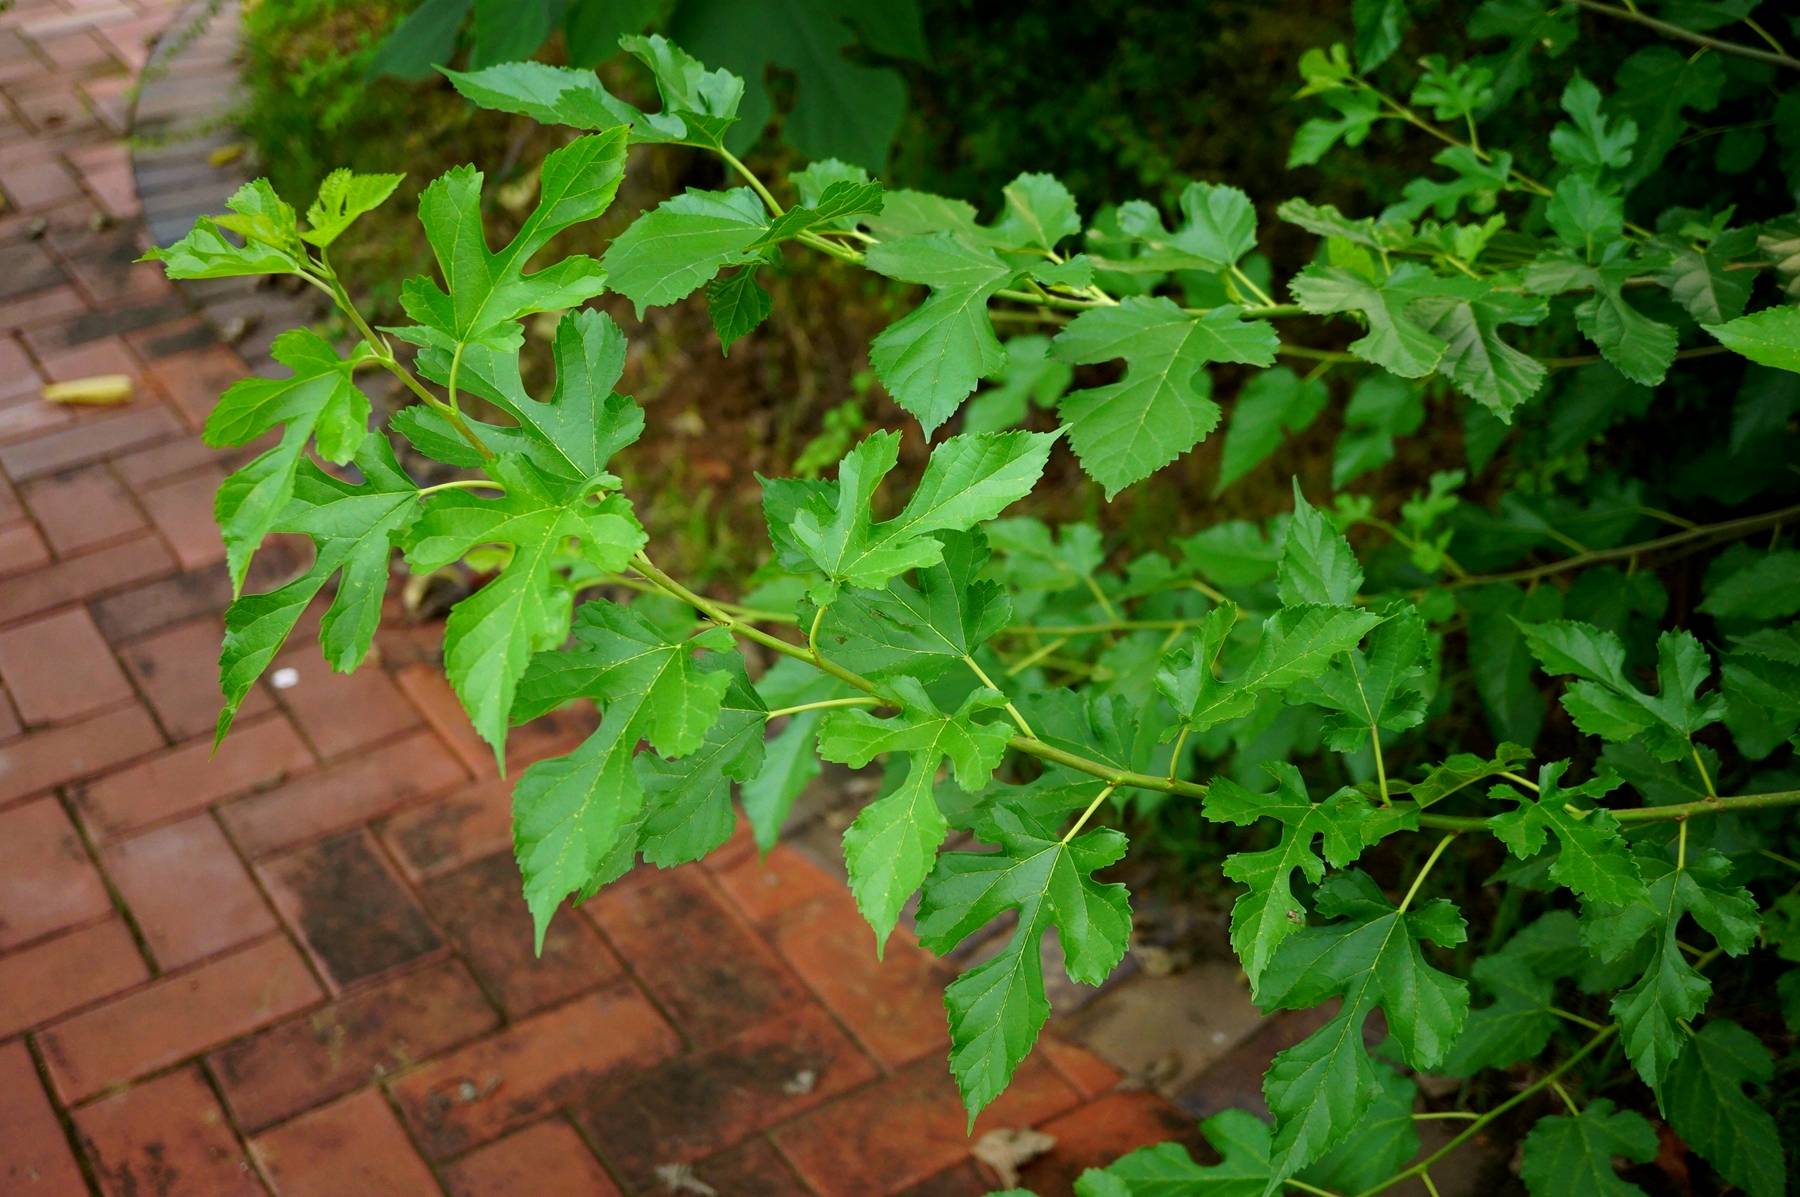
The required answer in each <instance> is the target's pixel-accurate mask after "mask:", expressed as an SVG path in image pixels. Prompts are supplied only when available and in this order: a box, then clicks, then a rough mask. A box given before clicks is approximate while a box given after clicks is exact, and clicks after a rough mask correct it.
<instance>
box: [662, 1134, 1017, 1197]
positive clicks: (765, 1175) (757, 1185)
mask: <svg viewBox="0 0 1800 1197" xmlns="http://www.w3.org/2000/svg"><path fill="white" fill-rule="evenodd" d="M692 1168H693V1174H694V1179H695V1180H696V1181H698V1182H699V1183H701V1184H703V1185H706V1186H708V1187H709V1188H711V1189H712V1190H713V1191H714V1192H717V1193H730V1194H731V1195H732V1197H812V1190H811V1189H809V1188H807V1187H806V1186H805V1185H803V1184H801V1183H800V1178H799V1177H797V1176H795V1175H794V1170H793V1169H792V1168H790V1167H788V1162H787V1161H786V1160H784V1159H782V1158H781V1153H780V1152H778V1151H776V1150H775V1148H774V1147H773V1146H772V1145H771V1144H770V1143H769V1140H768V1139H767V1138H765V1137H763V1136H760V1135H759V1136H757V1137H756V1138H753V1139H749V1140H746V1141H745V1142H743V1143H740V1144H739V1145H738V1146H736V1147H733V1148H732V1149H731V1150H729V1151H722V1152H720V1153H719V1154H718V1155H715V1156H709V1157H707V1158H706V1159H704V1160H699V1161H697V1162H695V1163H694V1164H693V1165H692ZM986 1192H987V1190H986V1189H982V1190H981V1193H982V1194H986Z"/></svg>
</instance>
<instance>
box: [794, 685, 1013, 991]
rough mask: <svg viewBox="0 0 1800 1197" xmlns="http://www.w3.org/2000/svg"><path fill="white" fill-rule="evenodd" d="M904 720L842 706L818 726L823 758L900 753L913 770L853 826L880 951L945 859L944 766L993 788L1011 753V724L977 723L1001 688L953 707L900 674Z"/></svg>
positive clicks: (852, 762)
mask: <svg viewBox="0 0 1800 1197" xmlns="http://www.w3.org/2000/svg"><path fill="white" fill-rule="evenodd" d="M891 689H892V690H893V692H894V694H895V695H896V696H897V697H898V698H899V699H900V714H899V716H898V717H896V718H889V719H878V718H876V717H875V716H873V715H871V714H870V713H869V712H867V711H863V710H843V711H833V712H831V713H830V714H829V715H827V716H826V717H825V721H824V723H823V724H821V725H820V727H819V755H820V756H821V757H823V758H824V759H825V760H828V761H836V762H838V763H840V764H846V765H849V766H851V767H852V768H857V769H860V768H862V767H863V766H864V765H867V764H868V763H869V762H870V761H872V760H874V759H875V758H876V757H877V756H880V755H883V754H887V753H900V754H902V755H904V756H905V757H906V759H907V769H906V776H905V777H904V778H903V779H902V780H901V781H900V783H899V785H898V786H896V787H895V788H894V789H893V790H892V791H891V792H889V793H887V794H885V795H884V796H882V797H881V798H878V799H877V800H875V801H874V802H871V803H870V804H869V805H868V806H865V807H864V808H863V810H862V813H861V814H859V815H858V816H857V817H856V821H855V822H853V823H852V824H850V826H849V827H848V828H847V829H846V830H845V832H844V864H845V866H846V867H847V868H848V870H849V873H850V892H851V894H853V895H854V896H855V898H856V906H857V909H858V910H860V911H862V913H863V917H864V918H865V919H867V920H868V922H869V926H870V927H872V928H874V931H875V954H876V956H878V957H879V956H880V955H881V954H882V952H883V950H884V949H885V948H886V947H887V939H888V936H889V935H891V934H892V933H893V930H894V924H895V923H896V922H897V921H898V920H899V918H900V908H901V907H902V906H904V905H905V904H906V900H907V899H908V898H910V897H912V895H913V893H914V892H915V891H917V890H918V888H919V886H920V884H921V883H923V882H924V880H925V877H926V875H927V874H928V873H930V872H931V868H932V865H933V864H934V863H935V862H936V860H937V850H938V846H939V845H941V844H942V843H943V842H944V836H945V835H946V834H947V833H948V832H949V825H948V824H947V823H946V822H945V821H944V816H943V813H942V812H941V811H940V810H939V809H938V805H937V801H936V800H935V799H934V798H933V797H932V788H933V786H934V785H935V784H936V781H937V770H938V766H939V765H940V764H941V763H943V762H944V761H949V762H950V765H951V768H952V771H953V775H954V776H955V778H956V784H957V785H958V786H960V787H962V789H963V790H965V791H968V792H971V793H972V792H976V791H979V790H981V789H982V788H984V787H985V786H986V785H987V784H988V782H989V781H990V780H992V778H993V775H994V770H995V768H997V767H998V766H999V764H1000V758H1001V757H1003V756H1005V755H1006V743H1007V741H1008V740H1010V739H1011V738H1012V725H1011V724H1008V723H1005V722H998V723H996V722H986V723H982V722H977V721H976V719H975V715H976V714H977V713H979V712H983V711H990V710H992V709H993V708H995V707H997V706H1002V705H1004V704H1005V702H1006V699H1005V698H1004V697H1003V696H1001V695H999V694H997V693H995V692H994V691H992V690H987V689H981V690H976V691H974V692H972V693H971V694H970V695H969V696H968V698H966V699H964V700H963V704H962V706H960V707H959V708H957V710H956V711H955V712H954V713H949V714H946V713H945V712H943V711H941V710H939V709H938V707H937V705H936V704H935V703H933V702H932V701H931V699H930V697H929V696H928V695H926V693H925V689H924V687H923V686H921V685H920V684H919V683H918V681H917V680H916V679H913V678H897V679H895V680H894V681H893V682H892V683H891Z"/></svg>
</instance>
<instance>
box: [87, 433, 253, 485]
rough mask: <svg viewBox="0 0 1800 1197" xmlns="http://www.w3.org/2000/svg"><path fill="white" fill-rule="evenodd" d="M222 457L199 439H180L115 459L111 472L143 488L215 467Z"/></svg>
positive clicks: (221, 460) (221, 453)
mask: <svg viewBox="0 0 1800 1197" xmlns="http://www.w3.org/2000/svg"><path fill="white" fill-rule="evenodd" d="M225 457H226V454H225V453H223V452H221V451H220V450H218V449H214V448H212V447H211V446H209V445H208V444H207V443H206V442H205V441H203V440H200V439H199V438H198V437H183V438H181V439H180V440H173V441H164V442H163V443H162V444H160V445H152V446H150V447H149V448H148V449H139V450H138V451H137V452H135V453H130V454H127V455H126V456H124V457H115V458H114V459H113V460H112V463H111V465H112V470H113V472H114V473H116V474H117V475H118V476H119V477H120V478H123V479H124V480H125V482H126V483H127V484H128V485H130V486H131V487H133V488H135V489H142V488H143V487H146V486H148V485H150V484H151V483H153V482H161V481H163V480H165V479H168V478H173V477H175V476H176V475H177V474H186V473H189V472H190V471H193V470H198V469H204V468H205V467H207V466H217V465H219V464H221V462H223V461H224V460H225Z"/></svg>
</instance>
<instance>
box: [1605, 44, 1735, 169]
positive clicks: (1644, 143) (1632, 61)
mask: <svg viewBox="0 0 1800 1197" xmlns="http://www.w3.org/2000/svg"><path fill="white" fill-rule="evenodd" d="M1724 88H1725V66H1724V64H1723V63H1722V62H1720V61H1719V56H1718V55H1717V54H1692V55H1690V54H1686V53H1683V52H1681V51H1679V50H1676V49H1675V48H1674V47H1672V46H1665V45H1653V46H1648V47H1646V48H1644V49H1642V50H1639V51H1638V52H1637V53H1635V54H1633V55H1632V56H1631V57H1630V58H1627V59H1626V60H1625V61H1624V63H1623V64H1622V65H1621V66H1620V67H1619V70H1618V72H1617V73H1616V74H1615V75H1614V76H1613V98H1612V103H1611V107H1612V110H1613V112H1614V113H1615V114H1616V115H1617V116H1618V117H1620V118H1622V119H1626V120H1630V121H1633V122H1635V123H1636V125H1637V129H1638V137H1637V147H1636V150H1635V152H1634V153H1633V155H1632V161H1631V169H1629V170H1628V171H1626V172H1625V183H1626V186H1627V188H1631V187H1635V186H1637V185H1638V184H1639V183H1641V182H1643V181H1644V180H1646V179H1648V178H1649V177H1650V176H1651V175H1652V174H1653V173H1655V171H1656V169H1657V167H1659V166H1661V165H1662V163H1663V159H1664V158H1666V157H1668V154H1669V151H1670V150H1672V149H1674V148H1675V145H1676V143H1677V142H1679V141H1680V140H1681V139H1682V138H1683V137H1685V136H1687V135H1688V132H1689V119H1690V118H1689V116H1688V115H1687V113H1686V112H1685V111H1684V110H1685V109H1689V108H1692V109H1696V110H1698V111H1700V112H1711V111H1712V110H1713V109H1715V108H1717V107H1718V106H1719V99H1720V96H1721V93H1722V92H1723V91H1724Z"/></svg>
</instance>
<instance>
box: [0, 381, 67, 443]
mask: <svg viewBox="0 0 1800 1197" xmlns="http://www.w3.org/2000/svg"><path fill="white" fill-rule="evenodd" d="M74 422H75V413H74V412H72V411H71V410H70V409H68V408H67V407H64V406H61V405H60V404H55V403H46V402H44V401H43V399H41V398H40V397H39V396H38V393H37V391H36V390H31V391H15V392H14V393H13V394H11V395H9V396H7V397H6V398H5V399H0V441H16V440H24V439H25V438H26V437H33V436H38V435H39V434H41V433H45V432H48V431H50V430H51V429H52V428H61V427H64V426H65V425H68V424H72V423H74Z"/></svg>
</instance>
